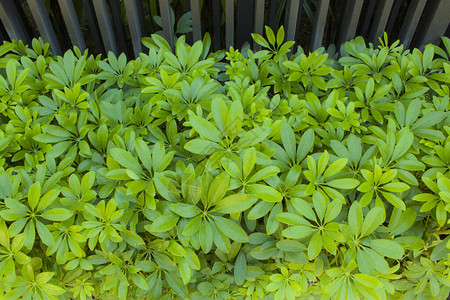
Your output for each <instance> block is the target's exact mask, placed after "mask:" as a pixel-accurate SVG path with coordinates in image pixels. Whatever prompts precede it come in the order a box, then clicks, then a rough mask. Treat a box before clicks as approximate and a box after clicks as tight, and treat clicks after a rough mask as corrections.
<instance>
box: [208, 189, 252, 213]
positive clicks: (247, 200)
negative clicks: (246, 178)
mask: <svg viewBox="0 0 450 300" xmlns="http://www.w3.org/2000/svg"><path fill="white" fill-rule="evenodd" d="M257 200H258V198H256V197H254V196H253V195H249V194H242V193H240V194H233V195H230V196H227V197H225V198H223V199H222V200H221V201H220V202H219V203H217V204H216V207H215V208H214V209H213V211H215V212H218V213H222V214H233V213H240V212H243V211H245V210H247V209H249V208H250V207H251V206H252V205H253V204H254V203H255V202H256V201H257Z"/></svg>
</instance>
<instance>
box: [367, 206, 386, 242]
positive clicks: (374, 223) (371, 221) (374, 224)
mask: <svg viewBox="0 0 450 300" xmlns="http://www.w3.org/2000/svg"><path fill="white" fill-rule="evenodd" d="M384 219H385V213H384V210H383V209H382V208H381V207H378V206H376V207H374V208H372V209H371V210H370V211H369V212H368V213H367V216H366V217H365V219H364V222H363V225H362V229H361V236H367V235H369V234H371V233H372V232H374V231H375V230H376V229H377V228H378V227H379V226H380V225H381V224H383V222H384Z"/></svg>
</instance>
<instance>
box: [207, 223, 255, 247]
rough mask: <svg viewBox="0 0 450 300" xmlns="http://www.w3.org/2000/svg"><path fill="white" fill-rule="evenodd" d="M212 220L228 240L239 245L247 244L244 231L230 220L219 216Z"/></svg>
mask: <svg viewBox="0 0 450 300" xmlns="http://www.w3.org/2000/svg"><path fill="white" fill-rule="evenodd" d="M213 218H214V221H215V222H216V224H217V227H218V228H219V230H220V231H222V232H223V233H224V234H225V235H226V236H228V237H229V238H230V239H232V240H234V241H236V242H240V243H248V241H249V240H248V235H247V233H245V231H244V230H243V229H242V228H241V227H240V226H239V225H238V224H236V223H235V222H233V221H231V220H230V219H226V218H223V217H219V216H213Z"/></svg>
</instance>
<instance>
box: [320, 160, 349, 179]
mask: <svg viewBox="0 0 450 300" xmlns="http://www.w3.org/2000/svg"><path fill="white" fill-rule="evenodd" d="M346 165H347V159H346V158H340V159H338V160H336V161H335V162H333V163H332V164H331V165H330V166H329V167H328V168H327V169H326V170H325V173H323V175H322V177H323V178H327V177H331V176H333V175H336V174H337V173H339V172H340V171H341V170H342V169H343V168H344V167H345V166H346Z"/></svg>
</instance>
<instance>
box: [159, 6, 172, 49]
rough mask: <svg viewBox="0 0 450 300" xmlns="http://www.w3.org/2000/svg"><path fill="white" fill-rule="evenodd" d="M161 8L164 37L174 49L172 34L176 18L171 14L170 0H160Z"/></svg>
mask: <svg viewBox="0 0 450 300" xmlns="http://www.w3.org/2000/svg"><path fill="white" fill-rule="evenodd" d="M159 9H160V10H161V21H162V26H163V33H164V38H165V39H166V40H167V42H168V43H169V45H170V47H171V48H172V49H174V40H173V35H172V24H173V22H174V20H172V17H171V15H170V3H169V0H159Z"/></svg>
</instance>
